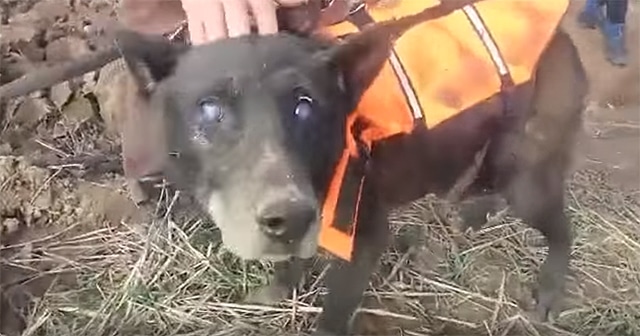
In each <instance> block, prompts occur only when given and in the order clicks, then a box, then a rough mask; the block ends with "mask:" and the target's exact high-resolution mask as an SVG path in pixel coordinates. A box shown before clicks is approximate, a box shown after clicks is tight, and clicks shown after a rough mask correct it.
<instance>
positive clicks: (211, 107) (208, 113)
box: [200, 98, 224, 122]
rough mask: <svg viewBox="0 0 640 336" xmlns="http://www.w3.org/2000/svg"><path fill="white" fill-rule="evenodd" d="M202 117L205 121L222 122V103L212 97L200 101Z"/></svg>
mask: <svg viewBox="0 0 640 336" xmlns="http://www.w3.org/2000/svg"><path fill="white" fill-rule="evenodd" d="M200 117H201V120H202V121H203V122H221V121H222V119H224V111H223V109H222V105H221V104H220V103H219V102H218V101H216V100H215V99H212V98H208V99H205V100H203V101H202V102H200Z"/></svg>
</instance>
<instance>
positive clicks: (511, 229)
mask: <svg viewBox="0 0 640 336" xmlns="http://www.w3.org/2000/svg"><path fill="white" fill-rule="evenodd" d="M114 2H115V0H100V1H98V0H92V1H83V0H76V1H73V0H0V4H1V6H2V7H1V11H0V21H1V23H2V26H0V52H1V53H2V57H1V58H0V82H3V83H4V82H7V81H10V80H12V79H14V78H16V77H18V76H20V75H21V74H22V73H24V72H25V71H30V70H33V69H37V67H39V66H43V65H46V64H49V63H55V62H60V61H64V60H68V59H70V58H72V57H74V56H77V55H80V54H82V53H85V52H88V51H90V50H92V49H93V48H96V47H100V46H101V45H103V44H104V43H108V36H105V35H104V34H102V32H103V28H104V27H106V26H107V25H108V24H109V22H110V20H112V18H113V8H114V7H113V6H114ZM581 4H582V2H581V1H577V0H576V1H574V2H573V4H572V9H571V13H570V14H569V15H568V17H567V20H566V22H565V23H564V25H565V27H566V28H567V29H568V30H569V32H570V33H571V34H572V36H573V37H574V39H575V41H576V44H577V45H578V47H579V49H580V52H581V56H582V58H583V61H584V63H585V66H586V67H587V70H588V72H589V78H590V81H591V89H592V90H591V95H590V102H591V104H590V106H589V109H588V110H587V112H586V113H585V127H584V132H583V134H582V135H581V138H580V145H579V152H578V153H577V155H576V162H575V174H574V176H573V179H572V181H571V184H570V186H569V187H568V191H569V193H568V194H569V199H570V205H569V207H568V209H567V211H568V212H569V214H570V216H571V218H572V220H573V222H574V224H575V226H576V229H575V230H576V244H575V248H574V255H573V261H572V274H571V279H570V283H569V295H568V297H567V298H566V299H565V302H564V303H563V304H562V307H561V309H560V311H559V312H557V314H556V315H555V324H553V325H538V324H536V323H534V322H533V321H532V320H530V319H529V318H528V315H527V313H526V312H527V309H528V308H530V305H531V302H530V300H529V298H530V294H531V293H530V289H529V288H530V284H531V282H532V281H533V276H534V274H535V271H536V270H537V268H538V267H539V264H540V260H541V259H542V256H543V255H544V253H545V248H544V244H541V243H540V236H539V234H537V233H536V232H534V231H533V230H530V229H528V228H527V227H526V226H525V225H523V224H522V223H520V222H519V221H518V220H516V219H514V218H511V217H510V216H509V214H508V213H502V214H501V215H499V216H497V217H496V218H492V219H491V220H490V223H491V225H490V226H488V227H487V228H486V229H483V230H482V231H480V232H475V233H459V232H456V231H455V230H452V228H451V227H450V226H449V225H448V222H449V221H450V219H451V217H452V216H453V215H452V213H451V212H450V211H449V206H448V205H446V204H443V203H441V202H439V201H437V200H434V199H432V198H429V197H427V198H425V199H424V200H422V201H420V202H416V204H414V205H411V206H409V207H407V208H406V209H403V211H399V212H398V214H396V215H395V217H394V223H395V227H396V230H397V233H398V235H397V239H396V240H397V241H396V243H395V244H394V246H393V247H392V248H391V249H390V251H389V252H388V253H387V255H386V256H385V258H384V260H383V263H382V267H381V270H380V272H379V273H378V274H377V275H376V277H375V278H374V279H373V281H372V286H371V288H370V290H369V291H368V293H367V298H366V303H367V304H366V306H367V308H368V310H366V311H364V314H363V315H362V318H361V319H360V321H359V323H358V325H359V330H360V332H362V333H363V334H372V335H374V334H375V335H640V288H639V287H640V225H639V224H640V203H639V202H640V193H639V192H638V191H639V189H640V188H639V185H640V112H639V108H640V75H639V65H640V63H639V58H638V51H639V48H638V39H639V35H638V31H639V29H638V24H639V22H638V11H639V10H640V6H639V5H638V2H637V1H632V4H631V7H632V8H631V9H630V13H629V15H628V17H629V19H630V20H631V23H630V24H629V36H628V41H629V50H630V51H631V56H632V61H631V63H630V66H629V67H627V68H626V69H617V68H613V67H611V66H610V65H609V64H608V63H606V61H605V60H604V57H603V54H602V48H601V43H602V41H601V37H600V35H599V34H598V33H597V32H595V31H583V30H580V29H578V28H577V27H576V25H575V22H574V17H575V14H576V12H577V9H579V7H580V6H581ZM105 41H107V42H105ZM96 79H97V74H89V75H87V76H84V77H83V78H79V79H76V80H74V81H72V82H70V83H63V84H61V85H58V86H56V87H54V88H52V90H51V91H50V92H48V94H34V95H32V96H31V97H27V98H23V99H18V100H15V101H12V102H10V103H9V104H8V105H7V106H5V107H4V108H3V110H2V111H3V113H1V114H0V117H1V118H0V222H1V224H2V226H1V229H2V231H0V234H1V235H0V243H1V246H0V333H2V334H4V335H20V334H21V333H22V334H23V335H71V334H74V335H264V334H279V335H281V334H288V333H296V332H299V331H307V330H308V328H309V326H310V325H311V324H312V323H313V321H314V319H315V318H316V316H317V313H318V311H319V309H318V308H317V307H319V303H320V302H321V301H320V300H321V299H320V298H319V294H320V293H321V292H322V291H323V289H322V288H321V287H320V286H319V282H318V281H319V279H321V277H322V269H323V268H322V267H323V265H322V264H319V265H318V272H317V274H314V275H313V276H310V277H309V279H307V281H306V284H305V291H304V292H300V293H296V295H295V297H294V300H291V301H289V302H287V303H285V304H283V305H281V306H278V307H266V306H255V305H244V304H241V303H239V302H241V299H242V298H243V297H244V296H245V295H246V294H247V292H248V291H249V290H250V289H251V288H254V287H256V286H259V285H260V284H262V283H264V281H265V279H266V276H267V275H268V273H269V265H266V264H260V263H247V264H245V263H242V262H240V261H238V260H236V259H235V258H233V257H232V256H230V255H229V254H228V253H226V252H225V251H223V250H220V249H219V240H218V237H217V235H216V232H215V229H214V228H213V227H212V226H211V224H210V223H208V222H205V221H202V220H200V219H198V218H195V219H189V220H186V219H183V218H182V217H181V219H175V218H174V217H172V216H170V214H171V209H172V207H171V205H172V204H173V203H172V201H173V198H172V195H168V194H163V198H162V199H161V200H160V201H159V202H158V204H160V205H163V207H162V208H168V209H169V212H168V214H167V215H166V216H165V214H164V212H162V213H161V212H159V211H155V212H154V211H150V210H149V209H139V208H137V207H136V206H135V205H133V203H132V202H131V200H130V199H129V197H128V194H127V193H126V191H125V188H124V186H125V181H124V180H123V178H122V176H121V171H120V166H119V161H118V159H119V157H118V153H119V143H118V139H117V138H116V137H113V136H111V135H109V134H107V132H106V131H105V127H104V123H103V121H102V118H101V114H100V101H99V99H97V98H96V96H97V95H96V90H97V89H96V85H95V84H96ZM159 208H160V207H159ZM152 213H154V216H152ZM406 237H422V238H421V239H419V241H418V242H415V241H412V243H413V244H414V247H412V248H407V246H405V245H407V239H405V238H406Z"/></svg>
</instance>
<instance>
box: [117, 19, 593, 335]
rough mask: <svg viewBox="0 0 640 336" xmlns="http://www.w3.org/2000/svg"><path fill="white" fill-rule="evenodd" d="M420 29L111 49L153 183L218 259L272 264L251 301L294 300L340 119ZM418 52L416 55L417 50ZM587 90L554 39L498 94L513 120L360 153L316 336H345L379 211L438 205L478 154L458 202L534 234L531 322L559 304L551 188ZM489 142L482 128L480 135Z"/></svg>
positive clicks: (469, 122)
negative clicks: (346, 253) (501, 213)
mask: <svg viewBox="0 0 640 336" xmlns="http://www.w3.org/2000/svg"><path fill="white" fill-rule="evenodd" d="M421 20H424V17H422V16H420V15H416V16H413V17H408V18H404V19H400V20H397V21H392V22H387V23H383V24H378V25H375V26H372V27H370V28H369V29H365V30H363V31H362V32H361V33H357V34H354V35H352V36H350V37H349V38H347V39H346V41H345V42H344V43H341V44H333V43H328V42H321V41H319V40H314V39H310V38H302V37H297V36H293V35H288V34H278V35H273V36H261V37H259V36H248V37H241V38H234V39H229V40H221V41H218V42H215V43H213V44H209V45H204V46H198V47H192V48H189V47H185V46H179V45H173V44H170V43H168V42H166V41H165V40H164V39H153V38H147V37H143V36H140V35H137V34H134V33H130V32H123V33H121V34H119V37H118V41H119V42H118V43H119V45H120V47H121V49H122V51H123V54H124V56H125V59H126V61H127V63H128V65H129V67H130V70H131V73H132V75H133V79H134V81H135V83H136V86H137V88H138V90H139V92H138V93H139V95H140V97H141V99H142V100H143V101H144V102H145V104H147V105H148V107H149V108H151V109H152V110H154V111H155V112H157V113H158V116H159V117H160V119H162V124H163V125H164V126H163V127H164V128H163V129H164V135H163V136H162V138H157V139H155V138H154V139H151V140H150V141H158V142H161V143H162V144H164V145H165V146H166V153H168V155H167V158H166V161H167V164H166V169H165V174H166V176H167V178H168V179H169V181H170V182H173V183H175V184H176V185H177V186H179V187H180V188H182V189H184V190H187V191H189V192H190V193H191V194H192V195H194V196H195V198H196V199H197V200H198V201H199V202H200V203H201V205H202V206H203V207H204V208H205V209H206V210H207V212H208V213H209V215H210V216H211V217H212V219H213V220H214V221H215V222H216V223H217V225H218V226H219V228H220V229H221V232H222V236H223V242H224V244H225V245H226V247H228V248H230V249H231V250H233V251H234V252H235V253H237V254H238V255H239V256H241V257H243V258H247V259H268V260H272V261H276V270H277V271H276V278H275V281H274V283H273V284H272V285H271V286H270V287H269V288H268V289H266V290H265V291H264V292H263V294H265V293H266V294H267V295H268V296H274V295H276V296H277V295H280V294H282V293H286V292H287V291H288V289H289V288H291V287H292V286H295V285H296V284H297V281H298V279H299V276H300V273H301V272H302V268H301V267H300V259H306V258H310V257H312V256H313V255H314V254H315V253H316V248H317V236H318V232H319V224H318V217H319V213H320V209H321V206H322V200H323V199H324V198H325V195H326V192H327V188H328V185H329V183H330V180H331V178H332V176H333V171H334V167H335V166H336V163H337V162H338V159H339V158H340V155H341V154H342V152H343V150H344V146H345V141H346V139H345V134H346V119H347V116H348V115H349V114H350V113H351V112H352V111H353V110H354V109H355V107H356V105H357V103H358V101H359V99H360V97H361V95H362V94H363V92H364V91H365V90H366V89H367V87H368V86H369V85H370V84H371V82H372V81H373V80H374V79H375V78H376V76H377V74H378V73H379V71H380V69H381V68H382V66H383V64H384V63H385V62H386V60H387V59H388V57H389V55H390V50H391V45H392V42H393V41H394V39H395V38H396V37H397V36H399V35H401V34H402V32H404V31H405V30H407V29H409V28H410V27H412V26H413V25H414V24H416V23H419V22H421ZM425 47H428V46H425ZM585 83H586V79H585V75H584V71H583V68H582V64H581V62H580V60H579V58H578V55H577V51H576V49H575V47H574V45H573V43H572V41H571V40H570V38H569V37H568V36H567V35H566V34H565V33H564V32H562V31H557V32H556V34H555V35H554V37H553V38H552V40H551V42H550V44H549V45H548V47H547V49H546V50H545V51H544V53H543V55H542V57H541V59H540V60H539V62H538V65H537V70H536V73H535V80H533V81H531V82H530V83H527V84H526V85H522V86H519V87H516V88H515V89H514V91H513V92H512V93H511V103H512V110H513V111H515V112H516V113H514V114H513V115H512V118H510V119H506V120H503V119H502V118H503V115H502V113H501V111H502V109H503V108H504V104H502V103H501V100H500V99H499V98H497V99H489V100H487V101H485V102H483V103H482V104H480V105H478V106H477V107H474V111H473V113H471V112H470V113H462V114H460V115H458V116H456V117H455V118H452V119H451V120H447V121H446V122H444V123H442V124H441V125H439V126H438V127H436V128H433V129H428V130H427V129H426V128H425V127H416V129H415V130H414V131H413V132H412V133H410V134H404V135H398V136H395V137H391V138H389V139H386V140H384V141H380V142H378V143H375V144H374V146H373V147H372V148H371V151H370V160H369V164H368V165H367V167H366V170H365V173H364V174H365V179H364V181H365V182H364V185H363V191H362V193H361V195H362V198H361V200H360V207H359V224H358V229H357V233H356V241H355V251H354V254H353V258H352V260H351V261H350V262H346V261H342V260H336V261H334V263H333V264H332V267H331V269H330V271H329V273H328V274H327V278H326V281H327V285H328V288H329V294H328V297H327V298H326V299H325V300H324V311H323V313H322V315H321V317H320V321H319V326H318V334H323V335H344V334H346V333H348V331H349V324H350V320H351V318H352V317H353V315H354V311H355V309H356V308H357V306H358V304H359V303H360V300H361V298H362V294H363V292H364V290H365V289H366V287H367V284H368V279H369V276H370V274H371V273H372V272H373V270H374V268H375V266H376V263H377V261H378V259H379V257H380V255H381V254H382V253H383V251H384V249H385V247H386V245H387V240H388V238H389V225H388V221H387V214H388V211H389V210H390V209H391V208H393V207H396V206H398V205H401V204H405V203H406V202H410V201H412V200H415V199H417V198H419V197H421V196H423V195H425V194H427V193H429V192H437V193H443V192H446V191H447V190H449V189H450V188H451V187H452V186H453V185H454V183H455V182H456V181H457V180H458V179H459V177H460V176H461V175H462V174H463V171H464V170H465V169H466V168H468V167H469V166H471V165H472V164H473V160H474V155H475V154H476V153H477V152H478V151H479V149H480V148H481V147H482V146H483V144H485V143H490V145H489V147H488V149H487V152H486V153H487V154H486V157H485V159H484V160H483V161H482V165H481V167H480V170H479V175H478V178H477V179H475V182H474V183H473V184H472V185H471V186H470V187H469V188H468V193H467V195H466V196H478V195H479V196H481V197H480V200H482V202H479V203H475V204H476V205H477V206H476V207H475V210H474V213H475V214H478V213H482V214H483V213H486V212H487V211H488V210H490V205H491V204H492V202H490V201H487V200H490V199H492V197H494V195H498V194H500V195H502V196H505V197H506V199H507V200H508V201H509V204H510V206H511V207H512V209H513V211H514V212H515V213H516V214H517V215H519V216H521V217H522V218H523V219H525V220H526V221H527V222H528V223H529V224H530V225H532V226H533V227H535V228H537V229H539V230H540V231H542V233H543V234H544V235H545V237H546V238H547V239H548V243H549V256H548V258H547V260H546V262H545V263H544V265H543V266H542V269H541V274H540V280H539V290H538V295H537V299H538V307H537V309H538V312H539V313H540V314H541V316H542V317H543V318H544V317H546V315H547V312H548V310H549V309H550V308H551V306H552V303H553V299H555V298H556V297H557V296H559V295H560V294H561V293H562V291H563V285H564V281H565V280H564V276H565V274H566V272H567V267H568V258H569V252H570V245H571V233H570V226H569V223H568V221H567V219H566V217H565V215H564V213H563V206H564V183H563V182H564V174H565V171H566V169H567V166H568V162H569V155H570V153H571V150H572V139H573V136H574V134H575V133H576V131H577V130H578V129H579V126H580V120H581V118H580V116H581V112H582V110H583V99H584V97H585V95H586V90H587V88H586V84H585ZM498 124H499V125H501V127H494V126H495V125H498Z"/></svg>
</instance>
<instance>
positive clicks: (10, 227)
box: [0, 218, 20, 235]
mask: <svg viewBox="0 0 640 336" xmlns="http://www.w3.org/2000/svg"><path fill="white" fill-rule="evenodd" d="M1 227H2V228H3V230H0V232H3V231H4V233H6V234H7V235H10V234H12V233H15V232H17V231H18V230H19V229H20V221H19V220H18V219H17V218H7V219H5V220H4V221H2V225H1Z"/></svg>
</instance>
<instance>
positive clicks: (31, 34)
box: [0, 24, 38, 45]
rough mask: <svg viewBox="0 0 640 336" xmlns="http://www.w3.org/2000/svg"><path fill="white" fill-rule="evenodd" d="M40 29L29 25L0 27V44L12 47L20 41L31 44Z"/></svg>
mask: <svg viewBox="0 0 640 336" xmlns="http://www.w3.org/2000/svg"><path fill="white" fill-rule="evenodd" d="M37 34H38V29H36V28H35V27H33V26H31V25H29V24H10V25H0V44H5V45H10V44H14V43H16V42H19V41H23V42H31V41H33V40H34V39H35V37H36V36H37Z"/></svg>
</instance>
